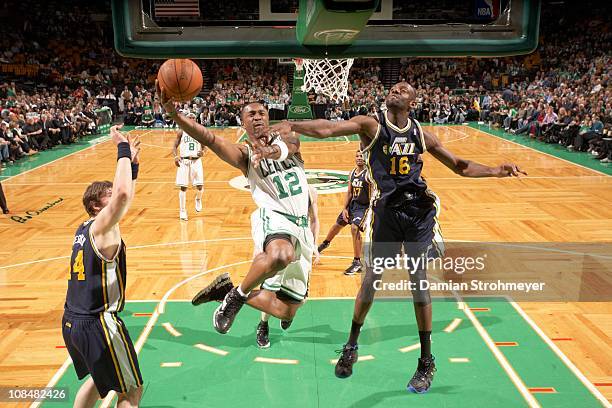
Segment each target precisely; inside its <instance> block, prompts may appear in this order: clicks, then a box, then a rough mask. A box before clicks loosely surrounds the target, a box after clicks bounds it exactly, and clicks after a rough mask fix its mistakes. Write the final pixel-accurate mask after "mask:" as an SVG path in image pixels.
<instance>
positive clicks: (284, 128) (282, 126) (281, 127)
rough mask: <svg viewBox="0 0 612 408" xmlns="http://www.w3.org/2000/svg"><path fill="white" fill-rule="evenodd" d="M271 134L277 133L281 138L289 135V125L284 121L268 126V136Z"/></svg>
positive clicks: (290, 131)
mask: <svg viewBox="0 0 612 408" xmlns="http://www.w3.org/2000/svg"><path fill="white" fill-rule="evenodd" d="M273 132H277V133H278V134H279V135H280V136H281V137H283V136H286V135H290V134H291V133H292V132H293V131H292V130H291V123H289V122H288V121H286V120H283V121H282V122H279V123H275V124H274V125H272V126H270V134H272V133H273Z"/></svg>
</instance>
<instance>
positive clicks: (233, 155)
mask: <svg viewBox="0 0 612 408" xmlns="http://www.w3.org/2000/svg"><path fill="white" fill-rule="evenodd" d="M155 87H156V89H157V95H158V96H159V98H160V101H161V104H162V106H163V107H164V110H165V111H166V113H167V114H168V116H170V117H171V118H172V120H174V121H175V122H176V124H177V125H178V126H179V127H180V128H181V129H183V130H184V131H185V132H187V134H188V135H189V136H191V137H193V138H194V139H195V140H197V141H198V142H200V144H201V145H202V146H204V147H208V148H210V150H212V151H213V152H214V153H215V154H216V155H217V156H219V158H220V159H221V160H223V161H224V162H226V163H228V164H229V165H231V166H233V167H236V168H237V169H240V170H241V171H242V172H243V173H246V171H247V165H248V151H247V149H246V147H244V146H241V145H237V144H234V143H230V142H228V141H227V140H225V139H223V138H222V137H216V136H215V135H214V134H213V133H212V132H211V131H210V130H208V129H206V128H205V127H204V126H202V125H200V124H199V123H197V122H196V121H195V120H192V119H189V118H188V117H186V116H185V115H182V114H180V113H178V112H177V111H176V107H175V106H174V100H172V98H170V97H168V96H167V95H166V94H165V93H164V91H163V90H162V89H161V88H160V86H159V83H157V81H156V82H155Z"/></svg>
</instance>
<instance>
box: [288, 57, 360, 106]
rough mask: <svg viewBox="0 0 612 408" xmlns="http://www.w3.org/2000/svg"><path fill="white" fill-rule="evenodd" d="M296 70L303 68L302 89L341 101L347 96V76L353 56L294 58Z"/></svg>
mask: <svg viewBox="0 0 612 408" xmlns="http://www.w3.org/2000/svg"><path fill="white" fill-rule="evenodd" d="M294 62H295V68H296V70H297V71H301V70H302V69H304V85H303V86H302V91H304V92H308V91H309V90H311V89H312V90H313V91H314V92H316V93H320V94H323V95H325V96H328V97H329V98H332V99H333V98H338V100H339V101H343V100H345V99H346V98H348V94H347V92H348V76H349V71H350V69H351V66H353V58H346V59H301V58H296V59H295V60H294Z"/></svg>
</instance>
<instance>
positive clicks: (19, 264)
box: [0, 237, 352, 270]
mask: <svg viewBox="0 0 612 408" xmlns="http://www.w3.org/2000/svg"><path fill="white" fill-rule="evenodd" d="M250 239H252V238H251V237H234V238H214V239H199V240H194V241H174V242H162V243H159V244H149V245H136V246H132V247H130V250H131V251H132V250H135V249H144V248H158V247H162V246H173V245H189V244H204V243H209V242H223V241H245V240H250ZM68 258H70V255H68V256H57V257H54V258H46V259H38V260H36V261H28V262H21V263H16V264H12V265H4V266H0V270H2V269H8V268H14V267H16V266H24V265H32V264H37V263H41V262H48V261H55V260H57V259H68ZM351 259H352V258H351Z"/></svg>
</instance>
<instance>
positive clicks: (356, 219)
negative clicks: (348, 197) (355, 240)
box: [336, 201, 368, 231]
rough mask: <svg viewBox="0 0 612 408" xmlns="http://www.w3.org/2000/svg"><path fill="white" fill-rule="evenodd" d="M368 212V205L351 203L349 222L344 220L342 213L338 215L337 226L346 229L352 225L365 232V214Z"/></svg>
mask: <svg viewBox="0 0 612 408" xmlns="http://www.w3.org/2000/svg"><path fill="white" fill-rule="evenodd" d="M367 210H368V205H367V204H366V205H363V204H359V203H358V202H357V201H351V204H349V222H346V221H344V218H342V212H340V214H338V218H337V219H336V224H338V225H341V226H343V227H345V226H347V225H348V224H349V223H350V224H352V225H356V226H358V227H359V229H360V230H361V231H363V230H364V227H365V226H364V221H365V213H366V211H367Z"/></svg>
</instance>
